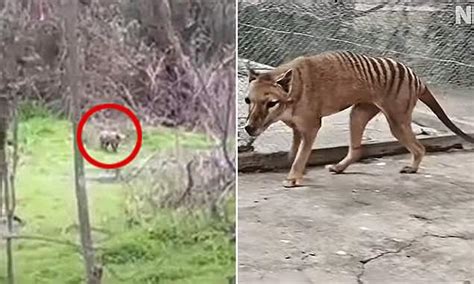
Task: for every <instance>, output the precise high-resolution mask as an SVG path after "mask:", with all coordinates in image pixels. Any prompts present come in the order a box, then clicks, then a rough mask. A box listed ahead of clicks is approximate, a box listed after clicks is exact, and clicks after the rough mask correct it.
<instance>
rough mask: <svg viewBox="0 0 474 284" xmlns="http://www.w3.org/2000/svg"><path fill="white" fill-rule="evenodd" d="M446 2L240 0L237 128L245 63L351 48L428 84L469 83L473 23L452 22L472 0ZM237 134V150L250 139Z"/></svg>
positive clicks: (242, 112) (473, 76) (473, 80)
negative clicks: (406, 69) (400, 65)
mask: <svg viewBox="0 0 474 284" xmlns="http://www.w3.org/2000/svg"><path fill="white" fill-rule="evenodd" d="M450 2H452V1H447V2H445V3H442V2H439V1H436V2H435V1H430V0H424V1H421V0H420V1H410V2H409V3H406V1H390V2H389V1H369V0H366V1H344V3H343V2H342V1H337V0H336V1H308V0H299V1H298V0H297V1H292V2H291V3H290V2H287V1H258V0H241V1H239V7H238V9H239V23H238V24H239V35H238V40H239V60H240V62H239V70H238V71H239V123H240V126H241V125H242V124H243V122H244V121H245V117H246V115H247V107H246V106H245V105H244V104H242V102H243V97H244V96H245V93H246V86H247V79H246V72H247V71H246V69H247V68H246V67H247V62H248V61H251V62H258V63H261V64H266V65H269V66H277V65H279V64H281V63H283V62H285V61H288V60H291V59H293V58H295V57H296V56H300V55H306V54H316V53H320V52H325V51H330V50H350V51H353V52H356V53H363V54H367V55H373V56H388V57H391V58H394V59H398V60H400V61H401V62H404V63H406V64H407V65H409V66H410V67H412V68H413V69H414V70H415V71H416V73H417V74H419V75H420V76H422V77H423V78H424V79H425V80H426V81H427V82H428V83H429V84H435V85H441V86H444V87H447V88H449V87H456V88H466V89H471V88H472V87H473V86H474V55H473V54H474V53H473V49H472V43H473V38H474V25H469V24H465V23H462V24H456V17H455V5H458V6H461V7H463V9H464V11H466V10H467V9H466V7H467V6H469V5H470V4H472V3H473V2H471V1H457V2H456V4H453V3H450ZM252 67H255V66H254V65H252ZM257 69H258V67H257ZM243 132H244V131H242V130H241V129H240V131H239V145H240V146H241V147H243V148H242V149H244V148H247V147H248V146H249V145H250V144H251V143H252V141H251V140H249V138H244V137H243V136H245V135H243Z"/></svg>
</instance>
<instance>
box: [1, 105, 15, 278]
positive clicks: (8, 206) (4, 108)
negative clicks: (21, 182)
mask: <svg viewBox="0 0 474 284" xmlns="http://www.w3.org/2000/svg"><path fill="white" fill-rule="evenodd" d="M9 116H10V104H9V102H8V99H7V97H5V96H0V190H1V189H2V188H3V197H4V199H3V201H4V203H5V213H6V214H5V215H6V217H7V230H8V233H7V238H6V257H7V283H8V284H14V283H15V278H14V271H13V251H12V239H11V236H12V235H13V208H12V200H11V198H10V197H11V196H10V186H9V178H8V177H9V176H8V165H7V155H6V152H7V151H6V150H7V131H8V120H9Z"/></svg>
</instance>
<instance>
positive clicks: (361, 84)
mask: <svg viewBox="0 0 474 284" xmlns="http://www.w3.org/2000/svg"><path fill="white" fill-rule="evenodd" d="M418 100H421V101H422V102H423V103H425V104H426V105H427V106H428V107H429V108H430V109H431V110H432V111H433V112H434V113H435V114H436V116H437V117H438V118H439V119H440V120H441V121H442V122H443V123H444V124H445V125H446V126H447V127H448V128H449V129H450V130H452V131H453V132H454V133H456V134H457V135H459V136H460V137H462V138H463V139H465V140H467V141H469V142H471V143H474V138H473V137H470V136H469V135H467V134H466V133H464V132H463V131H462V130H461V129H459V128H458V127H457V126H456V125H454V124H453V123H452V121H451V120H450V119H449V118H448V116H447V115H446V113H445V112H444V111H443V109H442V108H441V106H440V105H439V103H438V102H437V101H436V99H435V98H434V97H433V94H432V93H431V91H430V90H429V89H428V88H427V86H426V85H425V83H423V82H422V80H421V79H420V78H419V77H418V76H417V75H415V73H414V72H413V71H412V70H411V69H410V68H409V67H407V66H405V65H404V64H402V63H400V62H397V61H395V60H393V59H390V58H382V57H370V56H365V55H360V54H354V53H352V52H328V53H322V54H319V55H315V56H305V57H298V58H296V59H294V60H293V61H291V62H289V63H287V64H283V65H281V66H279V67H277V68H276V69H274V70H272V71H269V72H266V73H262V74H258V73H257V72H255V71H253V70H250V72H249V95H248V97H246V98H245V102H246V103H247V104H248V105H249V115H248V117H247V123H246V126H245V130H246V131H247V132H248V133H249V134H250V135H251V136H258V135H260V134H261V133H262V132H263V131H264V130H265V129H267V128H268V126H270V125H271V124H273V123H274V122H276V121H283V122H284V123H285V124H286V125H288V126H289V127H291V128H292V129H293V143H292V146H291V150H290V160H291V161H293V164H292V167H291V170H290V173H289V174H288V177H287V179H286V180H285V182H284V186H285V187H294V186H298V185H301V181H302V178H303V173H304V170H305V167H306V163H307V160H308V157H309V155H310V153H311V148H312V145H313V142H314V140H315V138H316V135H317V133H318V130H319V129H320V127H321V118H322V117H324V116H328V115H331V114H334V113H337V112H339V111H342V110H344V109H346V108H348V107H350V106H353V107H352V110H351V114H350V147H349V152H348V153H347V156H346V157H345V158H344V159H343V160H341V161H340V162H339V163H337V164H336V165H331V166H330V167H329V170H330V171H331V172H334V173H342V172H343V171H344V170H345V169H346V168H347V167H348V166H349V165H350V164H352V163H354V162H356V161H357V160H359V159H360V157H361V155H362V148H361V140H362V134H363V132H364V129H365V127H366V125H367V123H368V122H369V121H370V120H371V119H372V118H373V117H374V116H375V115H376V114H378V113H379V112H382V113H383V114H384V115H385V117H386V118H387V121H388V122H389V125H390V130H391V132H392V134H393V136H395V138H397V139H398V141H399V142H400V143H401V144H402V145H403V146H405V147H406V148H407V149H408V150H409V151H410V152H411V154H412V163H411V165H410V166H405V167H403V168H402V169H401V170H400V172H401V173H416V171H417V170H418V167H419V165H420V162H421V160H422V158H423V156H424V154H425V148H424V146H423V145H422V144H421V143H420V142H419V141H418V140H417V139H416V137H415V134H414V133H413V131H412V128H411V121H412V112H413V109H414V107H415V104H416V102H417V101H418Z"/></svg>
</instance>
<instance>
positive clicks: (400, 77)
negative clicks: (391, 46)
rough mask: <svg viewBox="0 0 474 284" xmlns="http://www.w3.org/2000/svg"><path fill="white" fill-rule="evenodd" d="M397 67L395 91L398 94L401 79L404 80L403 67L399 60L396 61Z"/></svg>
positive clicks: (401, 82)
mask: <svg viewBox="0 0 474 284" xmlns="http://www.w3.org/2000/svg"><path fill="white" fill-rule="evenodd" d="M397 68H398V86H397V89H396V92H397V94H398V93H399V92H400V89H401V87H402V84H403V81H405V67H404V66H403V65H402V64H401V63H400V62H397Z"/></svg>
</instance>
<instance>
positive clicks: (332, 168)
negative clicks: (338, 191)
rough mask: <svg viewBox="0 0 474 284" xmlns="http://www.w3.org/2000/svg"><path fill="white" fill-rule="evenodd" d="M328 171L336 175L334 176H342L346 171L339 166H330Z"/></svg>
mask: <svg viewBox="0 0 474 284" xmlns="http://www.w3.org/2000/svg"><path fill="white" fill-rule="evenodd" d="M326 169H328V170H329V172H331V173H334V174H340V173H342V172H343V171H344V169H342V168H340V167H338V166H337V165H328V166H326Z"/></svg>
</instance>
